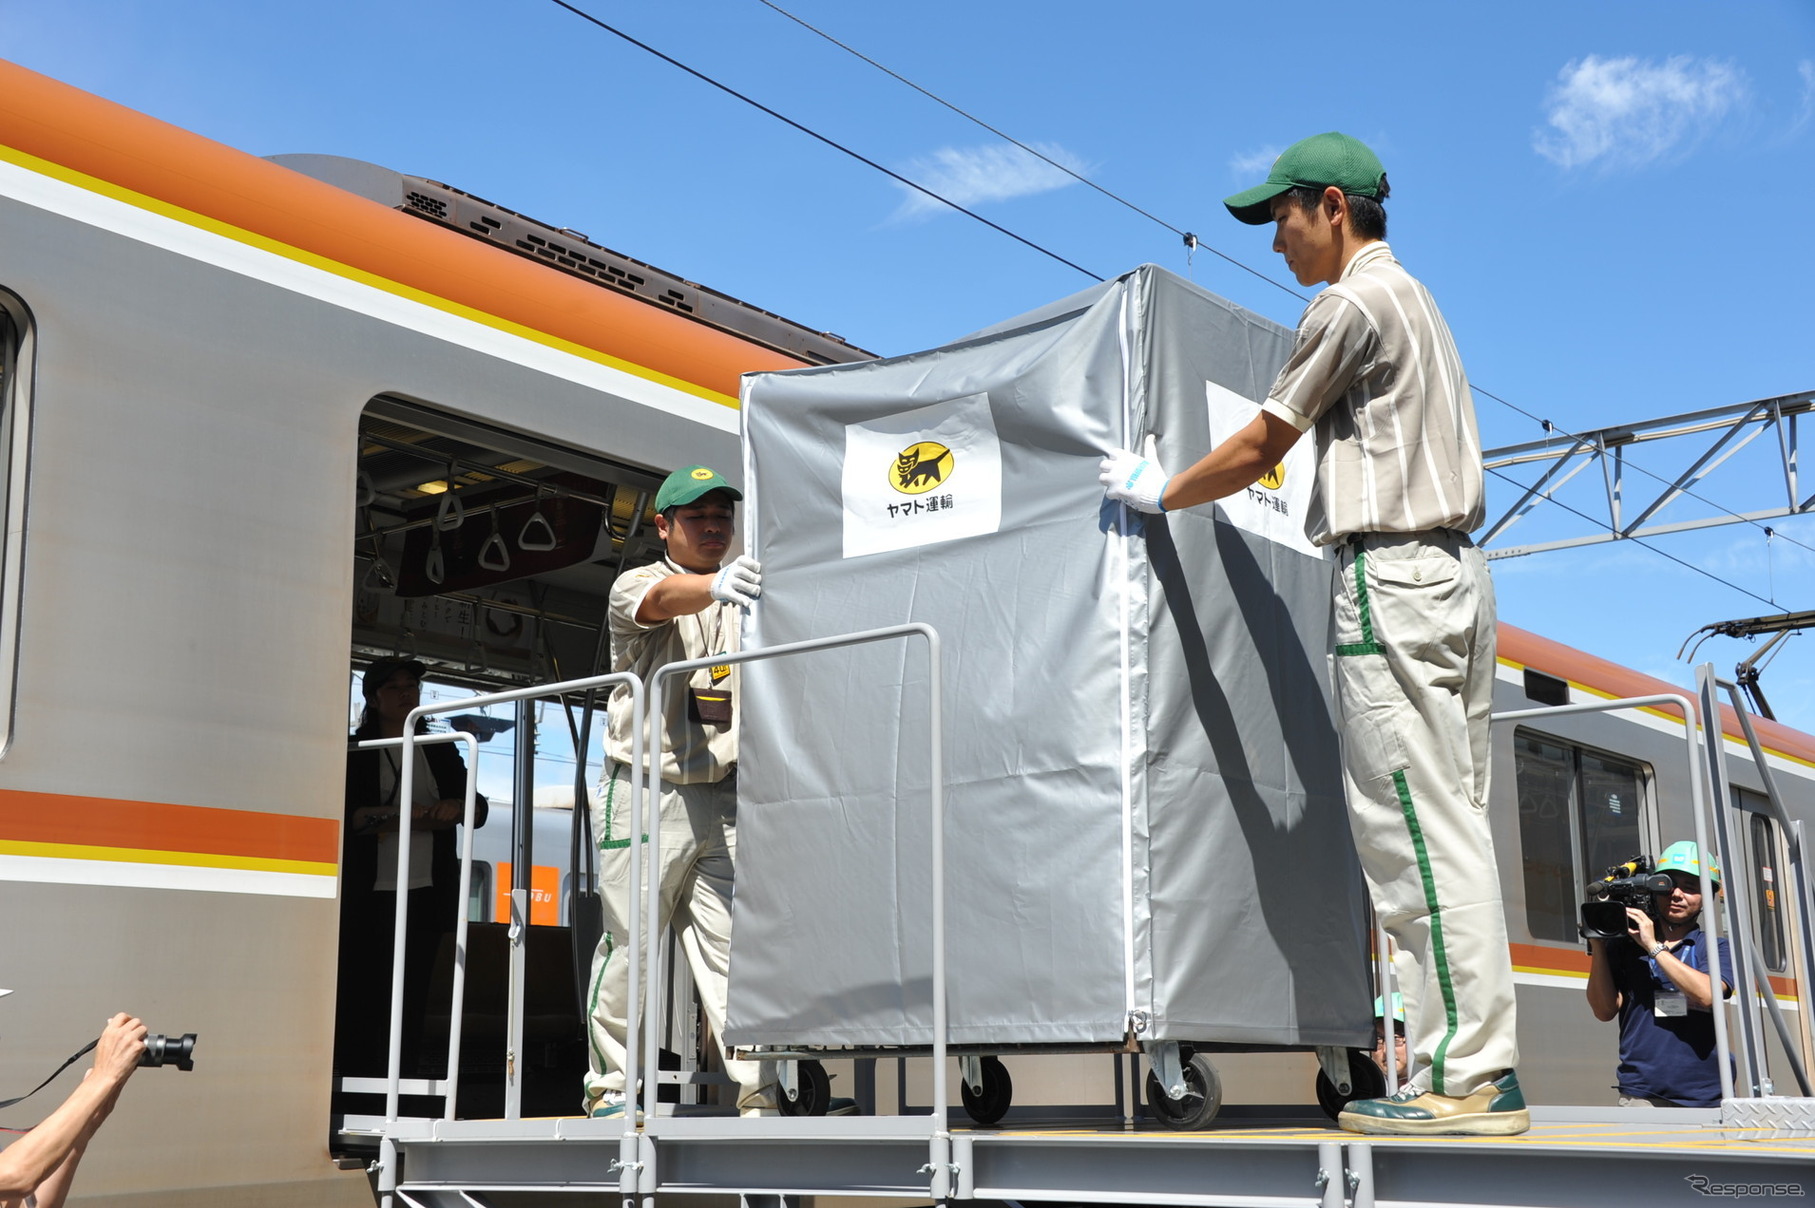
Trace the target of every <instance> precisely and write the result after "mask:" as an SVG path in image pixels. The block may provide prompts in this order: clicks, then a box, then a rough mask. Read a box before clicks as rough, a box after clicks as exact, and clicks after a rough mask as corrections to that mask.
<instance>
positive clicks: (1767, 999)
mask: <svg viewBox="0 0 1815 1208" xmlns="http://www.w3.org/2000/svg"><path fill="white" fill-rule="evenodd" d="M1704 667H1705V668H1706V670H1707V674H1708V675H1709V677H1710V678H1711V679H1712V680H1713V682H1714V685H1715V687H1716V688H1717V689H1724V690H1725V691H1726V693H1727V697H1728V699H1729V700H1730V701H1731V702H1732V704H1733V713H1734V716H1736V717H1737V718H1738V719H1739V727H1740V731H1741V732H1742V733H1743V734H1744V735H1745V738H1746V747H1747V749H1748V750H1749V751H1750V752H1751V754H1752V763H1753V765H1754V766H1755V767H1757V769H1758V776H1759V780H1760V781H1761V782H1762V783H1763V784H1764V786H1765V805H1766V813H1767V815H1768V816H1769V817H1770V818H1771V820H1772V821H1774V822H1776V823H1777V825H1778V827H1779V829H1781V830H1782V832H1783V836H1784V845H1785V849H1786V850H1787V851H1788V852H1789V856H1790V882H1791V885H1790V888H1791V894H1790V897H1791V900H1792V901H1794V902H1795V903H1796V910H1795V912H1794V915H1793V919H1794V923H1795V929H1796V944H1797V957H1798V959H1797V961H1796V965H1797V968H1796V970H1795V975H1796V1001H1797V1005H1798V1007H1799V1008H1800V1009H1801V1010H1804V1011H1806V1010H1808V1008H1809V1004H1810V1002H1811V994H1810V984H1811V978H1812V977H1815V973H1812V972H1811V971H1812V970H1815V909H1812V908H1815V898H1811V897H1810V893H1809V872H1808V864H1807V862H1806V858H1805V853H1804V851H1803V845H1802V826H1801V824H1800V823H1798V822H1796V821H1795V820H1793V819H1792V818H1791V817H1790V815H1789V811H1788V810H1787V809H1785V808H1784V803H1783V795H1782V794H1781V793H1780V792H1779V791H1778V788H1777V777H1776V776H1774V775H1773V774H1772V772H1771V764H1770V761H1769V760H1768V759H1766V758H1765V750H1764V745H1763V744H1762V743H1760V742H1759V741H1758V731H1757V730H1756V729H1755V728H1754V727H1753V725H1752V714H1751V712H1750V711H1749V710H1748V709H1747V708H1746V704H1745V698H1744V697H1743V696H1742V695H1741V694H1740V690H1739V685H1738V684H1737V683H1735V682H1734V681H1732V680H1728V679H1722V678H1721V677H1720V676H1719V675H1716V674H1715V673H1714V668H1713V664H1711V663H1709V664H1704ZM1732 875H1733V873H1732V871H1731V870H1729V871H1728V876H1729V877H1731V876H1732ZM1746 949H1747V956H1748V957H1749V958H1750V959H1751V960H1752V961H1754V962H1755V963H1756V971H1755V981H1758V982H1759V986H1760V988H1759V993H1760V995H1761V997H1762V999H1763V1002H1764V1003H1765V1005H1766V1006H1767V1007H1769V1008H1770V1012H1771V1013H1770V1015H1769V1018H1770V1020H1771V1022H1772V1023H1773V1024H1774V1025H1776V1029H1777V1033H1778V1039H1779V1040H1780V1042H1782V1044H1783V1046H1784V1055H1785V1056H1786V1057H1788V1058H1789V1061H1790V1068H1791V1071H1792V1073H1793V1074H1794V1075H1795V1077H1796V1085H1797V1088H1798V1089H1799V1090H1800V1091H1801V1092H1802V1093H1803V1095H1805V1096H1807V1095H1810V1094H1811V1089H1812V1088H1811V1087H1810V1084H1809V1077H1808V1073H1807V1070H1806V1069H1805V1067H1804V1065H1803V1062H1802V1061H1800V1060H1799V1059H1798V1057H1797V1046H1796V1045H1794V1044H1792V1043H1790V1041H1789V1039H1788V1037H1787V1036H1786V1035H1785V1030H1786V1029H1785V1027H1784V1024H1783V1019H1782V1012H1781V1011H1779V1010H1778V1009H1777V996H1776V993H1775V992H1774V991H1771V990H1770V989H1769V987H1770V980H1769V971H1768V970H1767V969H1766V968H1765V963H1764V959H1763V956H1762V954H1761V953H1759V952H1758V951H1757V949H1756V947H1755V946H1754V945H1753V943H1752V937H1751V935H1750V933H1748V934H1747V936H1746ZM1761 979H1762V980H1761ZM1812 1056H1815V1055H1812Z"/></svg>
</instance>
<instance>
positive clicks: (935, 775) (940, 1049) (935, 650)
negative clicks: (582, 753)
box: [624, 621, 951, 1200]
mask: <svg viewBox="0 0 1815 1208" xmlns="http://www.w3.org/2000/svg"><path fill="white" fill-rule="evenodd" d="M913 637H921V638H924V639H926V643H927V657H928V660H929V664H930V670H929V673H928V676H927V710H928V714H929V722H930V724H929V727H928V741H927V748H928V749H927V767H928V768H929V769H930V779H931V785H930V786H929V792H928V797H929V811H930V817H931V820H932V899H933V902H932V937H931V939H932V950H933V984H932V995H933V1054H932V1056H933V1111H932V1116H931V1121H932V1136H931V1139H930V1145H929V1148H930V1151H931V1152H930V1159H929V1162H928V1171H929V1173H930V1174H931V1176H932V1177H931V1180H930V1182H931V1191H930V1193H931V1195H932V1196H933V1198H934V1199H936V1200H943V1199H945V1198H946V1196H947V1194H948V1193H949V1190H950V1182H951V1163H950V1152H951V1135H950V1133H949V1131H948V1130H947V1128H946V1122H945V1113H946V1110H947V1109H946V1099H947V1096H948V1095H949V1093H950V1092H949V1088H948V1086H947V1082H946V1068H945V1067H946V1059H945V1056H946V1044H947V1037H946V1001H945V741H944V727H943V719H944V704H943V694H942V680H943V668H942V664H941V656H940V641H939V632H938V630H936V629H934V628H933V627H932V626H931V625H928V624H926V623H925V622H923V621H911V622H908V623H905V624H901V625H889V626H885V627H883V628H879V629H865V630H859V631H856V632H853V633H841V634H833V635H831V636H828V637H822V638H806V639H803V640H801V641H797V642H784V643H782V644H780V645H777V646H759V647H755V648H753V649H748V650H739V651H736V652H733V653H726V654H715V655H711V656H708V657H706V658H697V659H685V660H681V661H678V662H673V663H665V664H663V665H662V666H660V667H658V668H656V669H655V671H654V672H652V673H651V674H650V676H649V681H648V683H649V700H648V710H647V712H646V713H645V714H644V717H645V719H646V724H647V725H648V727H649V741H648V743H647V748H646V749H647V750H648V751H649V759H648V765H649V766H648V769H647V773H648V782H649V789H648V792H646V793H645V794H644V796H643V805H644V807H645V809H646V810H647V811H648V813H649V815H650V817H649V820H648V824H647V825H643V826H632V827H631V857H630V862H631V867H632V868H635V867H636V866H637V865H638V864H639V863H640V862H641V860H640V859H639V850H640V848H641V846H642V844H643V843H644V842H646V843H647V844H648V847H649V855H648V857H647V858H648V861H649V867H650V869H651V870H652V873H653V871H654V870H656V869H658V868H659V867H660V860H661V826H660V810H661V800H662V751H663V735H662V725H661V721H662V699H663V689H664V686H665V685H666V684H667V682H668V681H669V680H670V679H672V678H674V677H675V676H677V675H690V674H692V673H693V672H695V671H699V670H702V669H705V668H710V667H721V666H734V665H740V664H743V663H753V662H760V661H766V660H769V659H777V658H786V657H790V656H793V655H798V654H811V653H815V652H818V651H824V650H835V649H841V648H844V647H850V646H863V645H868V644H870V643H873V642H888V641H896V640H900V639H906V638H913ZM633 768H634V765H633ZM633 779H634V775H633ZM655 880H656V878H655V877H654V876H653V875H652V877H651V882H652V884H651V886H650V888H649V889H647V890H646V891H645V894H646V896H647V898H648V903H647V910H646V911H645V914H646V921H645V923H644V946H645V947H646V948H647V950H648V951H649V952H650V953H651V954H653V953H654V952H655V950H656V947H655V946H656V942H657V940H658V939H659V938H660V935H661V924H662V919H661V895H660V893H659V892H658V890H657V887H656V885H655V884H654V882H655ZM631 892H632V893H633V894H634V893H635V889H634V887H633V888H632V891H631ZM637 948H638V945H636V944H631V945H630V949H631V951H632V952H633V953H634V952H635V951H636V949H637ZM649 983H650V985H649V989H648V993H647V994H646V996H645V998H644V1007H643V1009H644V1011H645V1012H647V1013H648V1026H647V1027H646V1028H645V1033H646V1035H647V1039H646V1040H645V1042H644V1043H645V1045H646V1046H647V1048H648V1052H647V1054H646V1057H645V1060H646V1061H647V1063H648V1066H649V1068H650V1069H655V1068H657V1067H658V1062H657V1052H656V1042H655V1026H656V1021H657V1020H658V1019H659V1014H658V1012H659V1009H660V1007H661V998H662V989H661V986H660V984H659V979H656V978H650V979H649ZM632 989H633V992H634V989H635V984H634V981H633V983H632ZM626 1014H627V1015H628V1016H635V1014H636V1012H635V1011H634V1010H632V1011H629V1012H626ZM720 1041H721V1043H722V1041H723V1038H722V1037H721V1038H720ZM646 1082H647V1084H646V1085H645V1086H644V1087H643V1097H644V1120H645V1128H648V1127H649V1125H651V1124H653V1123H654V1122H655V1120H656V1085H655V1084H656V1079H654V1078H650V1079H647V1080H646ZM624 1085H625V1088H626V1090H628V1089H629V1088H630V1087H632V1086H634V1085H635V1083H633V1082H631V1081H630V1078H629V1075H628V1073H627V1074H626V1076H625V1082H624ZM642 1174H643V1176H644V1177H643V1180H642V1183H641V1186H642V1187H643V1188H644V1189H645V1194H652V1193H653V1192H654V1189H655V1177H654V1171H652V1170H644V1171H643V1172H642Z"/></svg>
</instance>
